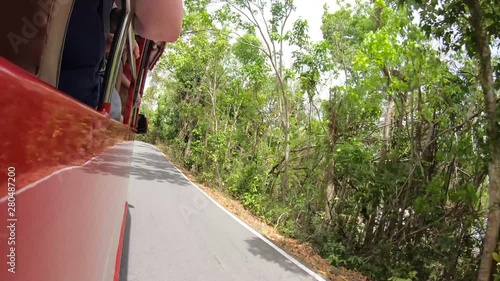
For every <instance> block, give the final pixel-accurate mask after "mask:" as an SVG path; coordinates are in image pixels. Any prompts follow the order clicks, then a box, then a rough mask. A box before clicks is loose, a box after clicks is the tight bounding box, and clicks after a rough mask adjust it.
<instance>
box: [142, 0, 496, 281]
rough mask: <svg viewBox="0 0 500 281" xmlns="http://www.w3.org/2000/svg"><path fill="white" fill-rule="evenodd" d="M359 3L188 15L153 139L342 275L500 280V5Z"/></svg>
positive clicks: (160, 96) (222, 7)
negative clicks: (312, 22) (311, 21)
mask: <svg viewBox="0 0 500 281" xmlns="http://www.w3.org/2000/svg"><path fill="white" fill-rule="evenodd" d="M310 1H314V0H310ZM349 3H350V4H347V3H346V2H342V3H335V2H334V1H332V2H331V4H329V5H330V6H332V7H334V9H325V11H324V13H323V15H322V26H321V31H322V34H323V40H321V41H312V40H311V39H310V38H309V37H308V24H307V21H306V20H304V19H300V18H299V19H297V16H294V15H300V11H298V10H296V9H295V8H294V5H293V1H292V0H281V1H277V0H267V1H266V0H223V1H218V2H216V3H215V2H210V1H208V0H185V5H186V7H187V10H186V16H185V20H184V31H183V34H182V36H181V38H180V40H179V41H178V42H177V43H175V44H172V45H169V46H168V47H167V50H166V51H165V54H164V56H163V57H162V59H161V60H160V62H159V65H158V66H157V68H156V70H155V71H154V72H153V74H152V77H151V83H150V87H149V88H148V89H147V92H146V94H145V96H144V98H143V107H144V108H145V109H144V111H145V112H144V113H146V115H148V117H149V118H150V122H149V124H150V132H149V133H148V135H146V136H145V137H144V138H145V140H146V141H148V142H151V143H156V144H158V143H159V144H163V145H166V146H167V147H168V149H167V150H168V154H169V156H170V157H172V158H173V159H175V161H176V162H177V163H180V165H182V167H183V168H185V169H186V170H189V171H190V173H191V174H193V175H194V177H196V179H197V180H198V181H199V182H202V183H204V184H206V185H208V186H212V187H213V188H214V189H217V190H218V191H220V192H223V193H225V194H229V195H230V196H232V197H233V198H234V199H236V200H238V201H240V202H241V204H242V205H243V206H244V207H245V208H246V209H247V210H249V211H251V212H252V213H253V214H254V215H255V216H257V217H259V218H260V219H261V220H262V221H264V222H265V223H267V224H269V225H272V226H274V227H276V228H277V229H278V230H279V231H280V233H281V234H282V235H284V236H286V237H289V238H293V239H297V240H298V241H301V242H303V243H307V244H308V245H310V246H311V247H312V248H313V249H314V250H315V251H316V252H317V253H319V254H320V255H321V256H322V257H323V258H325V259H326V260H327V261H328V262H329V263H330V264H332V265H333V266H337V267H346V268H348V269H351V270H355V271H358V272H361V273H363V274H364V275H366V276H369V277H370V278H371V279H372V280H391V281H406V280H408V281H410V280H467V281H469V280H484V281H486V280H493V279H492V278H500V277H499V276H498V275H497V274H500V271H499V268H498V267H497V261H500V253H498V249H497V243H498V234H499V232H500V208H498V203H500V107H499V89H500V79H499V78H498V77H499V75H500V63H499V57H498V55H499V43H500V21H499V20H498V19H499V18H500V1H499V0H443V1H437V0H429V1H422V0H401V1H389V0H386V1H384V0H374V1H364V0H358V1H356V2H354V1H351V2H349ZM291 18H294V19H295V20H294V21H292V20H291ZM495 280H497V279H495Z"/></svg>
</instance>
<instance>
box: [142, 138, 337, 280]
mask: <svg viewBox="0 0 500 281" xmlns="http://www.w3.org/2000/svg"><path fill="white" fill-rule="evenodd" d="M142 143H145V144H147V145H150V146H151V147H153V148H154V149H155V150H157V151H158V152H160V153H161V155H163V157H165V159H166V160H167V161H168V162H169V163H170V164H171V165H172V166H173V167H174V168H175V169H176V170H177V171H178V172H179V173H180V174H181V175H182V176H183V177H184V178H185V179H186V180H187V181H188V182H189V183H191V184H192V185H193V186H194V187H196V189H198V190H199V191H200V192H201V193H202V194H203V195H205V196H206V197H207V198H208V199H209V200H210V201H212V203H214V204H215V205H216V206H217V207H219V208H220V209H222V210H223V211H224V212H225V213H226V214H228V215H229V216H230V217H231V218H233V219H234V220H235V221H236V222H238V223H239V224H241V225H242V226H243V227H244V228H246V229H247V230H248V231H250V232H251V233H252V234H254V235H255V236H257V237H258V238H260V239H261V240H262V241H264V242H265V243H266V244H268V245H269V246H271V248H273V249H274V250H276V251H277V252H278V253H280V254H281V255H283V256H284V257H285V258H287V259H288V260H290V261H291V262H292V263H293V264H295V265H296V266H298V267H299V268H300V269H302V270H304V271H305V272H306V273H307V274H309V275H311V276H312V277H313V278H314V279H316V280H317V281H327V280H326V279H325V278H323V277H321V276H320V275H319V274H318V273H316V272H314V271H313V270H312V269H310V268H309V267H307V266H305V265H304V264H302V263H301V262H299V261H298V260H297V259H295V258H294V257H292V256H291V255H290V254H288V253H287V252H285V251H284V250H283V249H281V248H280V247H278V246H276V244H274V243H273V242H272V241H270V240H269V239H268V238H266V237H264V235H262V234H261V233H259V232H258V231H257V230H255V229H253V228H252V227H251V226H250V225H248V224H247V223H246V222H244V221H243V220H241V219H240V218H238V217H237V216H236V215H235V214H233V213H231V212H230V211H228V210H227V209H226V208H224V206H222V205H221V204H220V203H219V202H217V201H216V200H215V199H213V198H212V197H210V196H209V195H208V194H207V193H206V192H205V191H204V190H203V189H201V188H200V187H199V186H198V185H197V184H195V183H194V182H192V181H191V180H190V179H189V178H188V177H187V176H186V175H185V174H184V173H183V172H182V171H181V170H180V169H179V168H177V167H176V166H175V165H174V164H173V163H172V162H171V161H170V160H169V159H168V157H167V156H166V155H165V154H164V153H163V152H162V151H161V150H160V149H158V148H157V147H156V146H154V145H152V144H150V143H146V142H142Z"/></svg>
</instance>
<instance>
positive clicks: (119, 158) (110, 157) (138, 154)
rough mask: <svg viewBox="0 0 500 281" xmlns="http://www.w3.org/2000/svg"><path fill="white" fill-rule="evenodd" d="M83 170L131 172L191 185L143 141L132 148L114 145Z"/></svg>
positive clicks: (116, 173) (122, 174)
mask: <svg viewBox="0 0 500 281" xmlns="http://www.w3.org/2000/svg"><path fill="white" fill-rule="evenodd" d="M83 170H84V171H85V172H86V173H89V174H101V175H113V176H119V177H125V178H128V176H129V174H130V175H131V176H133V177H135V178H136V179H138V180H146V181H158V182H168V183H171V184H176V185H179V186H189V185H190V183H189V181H187V180H186V179H185V178H184V177H183V176H182V175H181V174H180V173H179V172H178V171H177V169H176V168H175V167H174V166H173V165H172V164H170V162H168V161H167V160H166V159H165V157H164V156H163V155H161V154H160V153H159V152H157V151H155V150H153V148H151V147H150V146H149V145H146V144H143V143H135V144H134V152H133V154H132V150H131V149H130V148H120V147H114V148H111V149H110V150H108V151H106V152H105V153H103V154H102V155H100V156H98V157H96V158H95V159H93V160H92V161H91V162H89V163H88V164H87V165H85V166H83Z"/></svg>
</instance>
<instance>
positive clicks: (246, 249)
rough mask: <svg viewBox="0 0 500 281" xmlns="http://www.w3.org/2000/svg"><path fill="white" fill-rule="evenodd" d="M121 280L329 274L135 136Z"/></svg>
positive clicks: (223, 280)
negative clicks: (303, 259) (206, 190)
mask: <svg viewBox="0 0 500 281" xmlns="http://www.w3.org/2000/svg"><path fill="white" fill-rule="evenodd" d="M128 201H129V214H128V216H127V224H126V231H125V236H124V249H123V255H122V264H121V273H120V281H170V280H172V281H260V280H263V281H264V280H267V281H280V280H286V281H305V280H308V281H309V280H311V281H312V280H324V279H322V278H321V277H320V276H318V275H316V274H315V273H314V272H312V271H311V270H309V269H308V268H307V267H305V266H304V265H302V264H300V263H299V262H298V261H296V260H294V259H293V258H291V257H290V256H288V255H287V254H286V253H284V252H283V251H282V250H280V249H279V248H278V247H276V246H274V245H273V244H272V243H270V242H269V241H268V240H267V239H265V238H264V237H262V236H261V235H260V234H258V233H257V232H256V231H254V230H253V229H251V228H250V227H249V226H247V225H246V224H244V223H242V222H241V221H240V220H239V219H237V218H236V217H235V216H234V215H232V214H230V213H229V212H227V211H226V210H224V209H223V208H222V207H220V205H218V204H217V203H215V201H213V200H212V199H210V198H209V197H207V196H206V195H205V193H203V192H202V191H201V190H200V189H199V188H198V187H196V186H195V185H194V184H192V183H191V182H190V181H189V180H187V179H186V178H185V176H184V175H183V174H181V173H180V172H179V171H178V170H177V169H176V168H175V167H174V166H173V165H172V164H171V163H170V162H169V161H168V160H167V159H166V158H165V157H164V156H163V155H162V154H161V153H160V152H159V151H158V150H157V149H156V148H155V147H153V146H151V145H149V144H146V143H142V142H135V145H134V155H133V161H132V169H131V179H130V191H129V197H128Z"/></svg>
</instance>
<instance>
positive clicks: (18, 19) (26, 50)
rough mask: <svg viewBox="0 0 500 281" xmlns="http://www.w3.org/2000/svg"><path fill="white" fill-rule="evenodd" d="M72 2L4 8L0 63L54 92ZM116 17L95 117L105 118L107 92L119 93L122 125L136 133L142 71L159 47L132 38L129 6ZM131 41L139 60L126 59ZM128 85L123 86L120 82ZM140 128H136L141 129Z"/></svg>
mask: <svg viewBox="0 0 500 281" xmlns="http://www.w3.org/2000/svg"><path fill="white" fill-rule="evenodd" d="M73 4H74V0H39V1H34V0H22V1H14V2H11V3H9V9H2V10H1V11H0V22H1V23H2V24H0V36H2V38H6V39H7V40H1V41H0V57H3V58H5V59H6V60H8V61H10V62H11V63H13V64H15V65H16V66H18V67H20V68H22V69H23V70H25V71H26V72H28V73H30V74H31V75H32V76H34V77H36V78H37V79H39V80H40V83H46V84H48V85H50V86H52V87H54V88H57V86H58V81H59V74H60V68H61V60H62V55H63V47H64V42H65V37H66V31H67V28H68V23H69V20H70V17H71V12H72V7H73ZM121 6H122V7H125V9H124V10H125V13H123V14H122V15H121V18H120V19H119V22H118V26H117V28H116V31H115V36H114V38H113V42H112V44H111V49H110V51H109V54H108V57H107V65H106V71H105V76H104V82H103V87H102V92H101V93H100V104H99V107H98V111H100V112H101V113H102V114H109V112H110V95H111V91H112V89H113V87H114V88H115V89H116V90H117V91H118V92H119V93H120V97H121V102H122V109H121V112H122V115H123V124H124V125H127V126H129V127H130V128H131V129H132V130H133V131H135V132H136V133H141V132H144V129H141V130H136V129H137V128H136V126H137V121H138V118H137V116H138V114H139V109H140V100H141V99H140V96H142V92H143V90H144V87H145V82H146V76H147V72H148V70H150V69H152V68H153V67H154V65H155V63H156V61H157V60H158V59H159V57H160V56H161V53H162V51H163V49H164V47H165V43H164V42H156V43H155V42H152V41H150V40H145V39H143V38H141V37H140V36H136V35H135V34H134V31H133V28H132V26H131V18H132V16H131V15H132V14H133V13H132V12H133V11H131V6H130V1H127V0H123V1H121ZM134 40H135V41H136V42H137V43H138V45H139V48H140V57H139V59H137V60H136V59H135V58H134V57H133V54H132V51H131V50H132V49H133V47H134V43H135V42H134ZM125 78H126V79H128V81H127V82H128V83H123V80H125ZM141 124H142V123H141Z"/></svg>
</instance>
